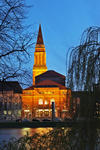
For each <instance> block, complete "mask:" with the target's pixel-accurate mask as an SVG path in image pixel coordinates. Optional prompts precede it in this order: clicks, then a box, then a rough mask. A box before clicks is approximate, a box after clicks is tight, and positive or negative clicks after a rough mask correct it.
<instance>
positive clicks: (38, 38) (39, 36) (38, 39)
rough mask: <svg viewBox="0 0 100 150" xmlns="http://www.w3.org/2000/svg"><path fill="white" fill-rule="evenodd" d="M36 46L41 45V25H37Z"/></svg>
mask: <svg viewBox="0 0 100 150" xmlns="http://www.w3.org/2000/svg"><path fill="white" fill-rule="evenodd" d="M36 44H43V45H44V42H43V37H42V31H41V24H40V25H39V32H38V37H37V43H36Z"/></svg>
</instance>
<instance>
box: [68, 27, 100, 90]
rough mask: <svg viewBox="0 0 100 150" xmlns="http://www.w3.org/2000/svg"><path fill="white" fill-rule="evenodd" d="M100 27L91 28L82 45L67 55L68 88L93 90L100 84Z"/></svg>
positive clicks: (86, 31)
mask: <svg viewBox="0 0 100 150" xmlns="http://www.w3.org/2000/svg"><path fill="white" fill-rule="evenodd" d="M99 40H100V27H89V28H88V29H86V30H85V31H84V32H83V34H82V37H81V41H80V45H79V46H77V47H75V48H72V49H71V51H70V54H68V55H67V59H68V60H69V62H68V64H67V67H68V68H67V86H68V87H70V88H71V89H73V90H91V89H92V87H93V84H95V83H99V82H100V41H99Z"/></svg>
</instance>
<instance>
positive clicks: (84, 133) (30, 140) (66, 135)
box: [0, 123, 100, 150]
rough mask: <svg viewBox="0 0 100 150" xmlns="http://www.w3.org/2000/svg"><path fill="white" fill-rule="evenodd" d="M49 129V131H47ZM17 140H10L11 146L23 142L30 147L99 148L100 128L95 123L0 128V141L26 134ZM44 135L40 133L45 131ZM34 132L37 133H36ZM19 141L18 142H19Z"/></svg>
mask: <svg viewBox="0 0 100 150" xmlns="http://www.w3.org/2000/svg"><path fill="white" fill-rule="evenodd" d="M49 131H50V132H49ZM27 132H28V134H29V136H32V135H34V136H32V137H29V136H25V137H23V138H21V139H20V140H18V141H17V143H14V144H13V142H12V144H13V146H14V145H15V144H16V145H15V146H18V144H19V143H22V145H23V142H24V146H26V145H28V146H30V147H31V148H32V147H35V148H36V147H37V149H39V148H41V147H45V149H47V148H50V149H51V148H52V147H53V148H55V149H56V150H58V149H61V150H62V149H63V150H66V149H68V150H100V129H98V128H97V127H96V126H95V125H92V124H91V123H89V124H86V123H85V124H81V126H75V127H72V128H54V129H53V128H35V129H34V128H33V129H32V128H22V129H1V130H0V141H2V140H4V139H5V140H8V139H10V138H11V137H16V138H17V139H18V138H20V137H22V136H24V135H27ZM47 132H49V133H48V134H45V136H44V135H43V136H41V134H44V133H47ZM35 133H39V135H36V134H35ZM19 141H20V142H19Z"/></svg>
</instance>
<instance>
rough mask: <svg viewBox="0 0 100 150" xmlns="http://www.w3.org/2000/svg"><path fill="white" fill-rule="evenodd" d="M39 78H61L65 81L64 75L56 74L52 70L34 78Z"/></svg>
mask: <svg viewBox="0 0 100 150" xmlns="http://www.w3.org/2000/svg"><path fill="white" fill-rule="evenodd" d="M39 77H48V78H49V77H50V78H51V77H61V78H63V79H65V76H64V75H62V74H60V73H58V72H56V71H54V70H48V71H46V72H44V73H42V74H40V75H38V76H36V78H39Z"/></svg>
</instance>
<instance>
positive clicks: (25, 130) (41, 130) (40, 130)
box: [21, 128, 53, 136]
mask: <svg viewBox="0 0 100 150" xmlns="http://www.w3.org/2000/svg"><path fill="white" fill-rule="evenodd" d="M51 130H53V128H23V129H22V130H21V131H22V133H21V134H22V136H25V135H27V134H28V135H29V136H32V135H34V134H35V133H38V134H40V135H42V134H46V133H48V132H49V131H51Z"/></svg>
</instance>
